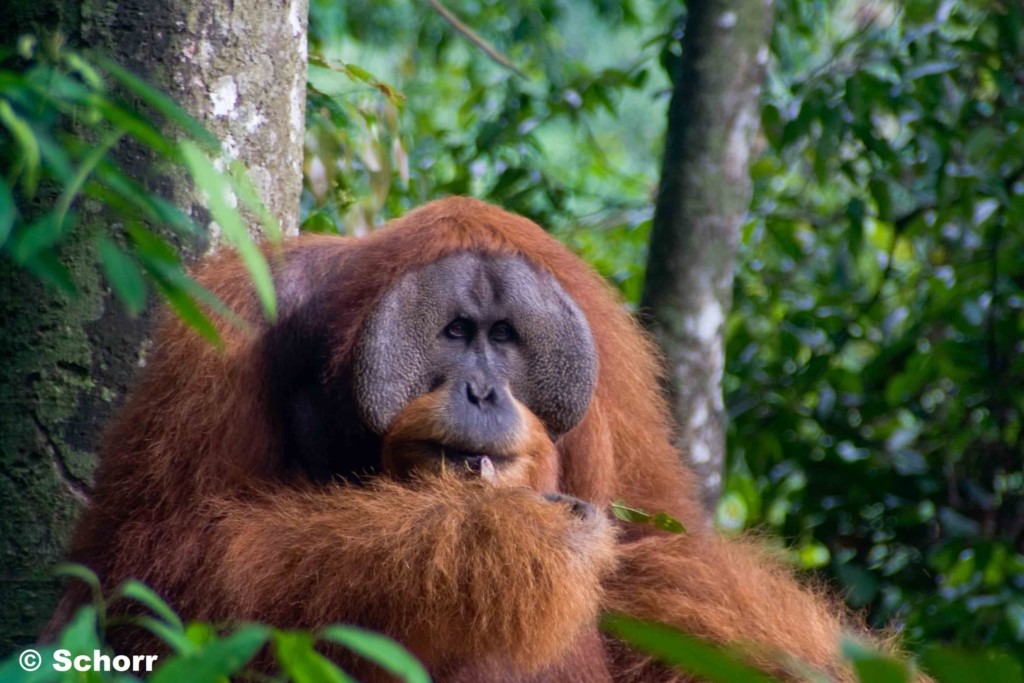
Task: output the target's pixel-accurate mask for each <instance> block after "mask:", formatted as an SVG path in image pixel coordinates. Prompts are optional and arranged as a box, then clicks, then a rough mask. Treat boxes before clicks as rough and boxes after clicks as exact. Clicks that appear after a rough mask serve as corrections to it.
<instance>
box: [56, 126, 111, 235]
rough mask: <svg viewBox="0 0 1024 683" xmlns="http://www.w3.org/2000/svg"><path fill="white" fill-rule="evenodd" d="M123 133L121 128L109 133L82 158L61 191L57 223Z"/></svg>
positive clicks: (61, 221) (60, 222)
mask: <svg viewBox="0 0 1024 683" xmlns="http://www.w3.org/2000/svg"><path fill="white" fill-rule="evenodd" d="M122 135H124V133H123V132H122V131H120V130H116V131H113V132H112V133H109V134H108V135H106V136H105V137H104V138H103V141H102V142H100V144H98V145H96V146H95V147H94V148H93V149H92V150H91V151H90V152H89V154H87V155H86V157H85V158H84V159H82V163H81V164H80V165H79V167H78V170H77V171H75V173H74V175H73V176H72V177H71V179H70V181H69V182H68V183H67V184H66V185H65V187H64V190H63V191H62V192H61V193H60V198H59V199H58V200H57V204H56V206H55V207H54V209H53V213H54V214H55V215H56V217H57V218H56V220H57V223H59V224H62V223H64V218H65V216H67V213H68V211H69V210H70V209H71V202H72V201H74V199H75V196H76V195H77V194H78V193H79V191H81V189H82V185H83V184H85V181H86V179H87V178H88V177H89V175H90V174H91V173H92V172H93V169H95V168H96V166H97V165H98V164H99V163H100V161H101V160H102V159H103V157H105V156H106V155H107V152H108V151H110V148H111V147H113V146H114V145H116V144H117V141H118V140H120V139H121V136H122Z"/></svg>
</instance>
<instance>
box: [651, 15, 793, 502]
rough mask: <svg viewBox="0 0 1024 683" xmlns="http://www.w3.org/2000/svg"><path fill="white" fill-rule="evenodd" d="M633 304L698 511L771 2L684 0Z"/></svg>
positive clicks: (718, 449)
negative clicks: (658, 355) (660, 365)
mask: <svg viewBox="0 0 1024 683" xmlns="http://www.w3.org/2000/svg"><path fill="white" fill-rule="evenodd" d="M686 6H687V10H688V16H687V19H686V28H685V32H684V37H683V55H682V59H681V60H680V62H679V64H678V69H677V71H676V73H675V74H673V82H674V84H675V86H674V90H673V93H672V100H671V103H670V105H669V113H668V132H667V134H666V138H665V155H664V159H663V161H662V169H661V184H660V187H659V189H658V199H657V204H656V207H655V212H654V226H653V229H652V233H651V243H650V251H649V256H648V261H647V279H646V281H645V283H644V290H643V296H642V298H641V306H642V308H643V309H645V311H646V312H647V314H648V315H649V316H650V317H649V318H648V322H649V324H650V327H651V330H652V332H653V333H654V335H655V337H656V338H657V340H658V342H659V344H660V346H661V348H662V352H663V353H664V354H665V358H666V361H667V365H668V383H669V387H668V389H669V392H670V394H671V397H672V407H673V412H674V415H675V418H676V420H677V422H678V426H679V432H678V433H679V437H678V438H679V444H680V446H681V448H682V450H683V452H684V453H685V454H686V457H688V458H689V461H690V463H691V464H692V466H693V467H694V469H695V470H696V472H697V474H698V477H699V479H698V481H699V483H700V485H701V497H702V500H703V503H704V504H705V506H706V507H707V508H708V509H709V510H713V509H714V506H715V504H716V502H717V500H718V495H719V491H720V489H721V483H722V468H723V463H724V459H725V420H726V416H725V408H724V405H723V400H722V387H721V380H722V371H723V367H724V347H723V328H724V323H725V319H726V316H727V314H728V312H729V309H730V307H731V305H732V282H733V267H734V262H735V257H736V249H737V246H738V243H739V234H740V225H741V223H742V221H743V218H744V216H745V214H746V212H747V209H748V206H749V202H750V193H751V183H750V176H749V172H748V160H749V157H750V150H751V146H752V144H753V141H754V136H755V134H756V133H757V130H758V127H759V116H758V112H759V94H760V88H761V82H762V80H763V77H764V71H765V65H766V63H767V61H768V39H769V35H770V32H771V24H772V9H773V8H772V2H771V0H689V2H687V3H686Z"/></svg>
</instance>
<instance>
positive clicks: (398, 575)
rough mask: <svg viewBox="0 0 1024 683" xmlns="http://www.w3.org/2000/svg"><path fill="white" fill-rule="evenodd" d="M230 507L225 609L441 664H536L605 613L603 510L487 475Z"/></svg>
mask: <svg viewBox="0 0 1024 683" xmlns="http://www.w3.org/2000/svg"><path fill="white" fill-rule="evenodd" d="M217 513H218V516H219V518H220V521H219V523H218V526H217V531H216V533H217V535H219V536H220V541H221V543H220V544H219V545H221V546H222V547H223V548H224V554H223V556H222V557H219V558H218V560H217V562H215V563H213V564H214V566H215V572H216V574H215V580H214V582H213V583H212V585H211V589H212V590H216V591H217V593H218V595H217V596H211V599H218V598H223V599H224V601H225V604H224V607H223V611H224V613H225V614H226V615H231V616H234V617H240V618H251V619H258V620H262V621H268V622H270V623H274V624H279V625H281V626H300V625H302V626H306V627H309V626H316V625H319V624H330V623H339V622H347V623H354V624H357V625H361V626H365V627H368V628H372V629H375V630H379V631H381V632H384V633H386V634H389V635H391V636H393V637H395V638H396V639H398V640H399V641H400V642H402V643H404V644H405V645H407V646H408V647H409V648H410V649H411V650H412V651H413V652H414V653H415V654H416V655H418V656H419V657H420V658H421V659H422V660H423V661H424V663H425V664H426V665H427V666H428V668H430V669H431V670H432V671H440V670H451V669H453V668H458V667H459V666H461V665H462V664H463V663H465V662H470V661H476V660H483V659H497V660H503V661H507V662H508V663H509V664H510V665H512V666H515V667H516V668H519V669H521V670H522V671H531V670H535V669H537V668H540V667H542V666H544V665H545V664H547V663H549V662H551V661H552V660H554V659H556V658H558V657H559V656H561V655H562V654H563V650H565V649H566V648H567V647H568V645H569V643H570V642H571V640H572V636H573V634H575V633H578V632H579V631H580V629H581V628H583V627H585V626H592V625H593V624H594V623H595V619H596V615H597V609H598V603H599V599H600V598H599V595H600V590H601V589H600V575H601V573H602V571H603V570H604V569H606V568H607V567H608V566H609V564H610V563H611V561H612V559H611V558H612V554H613V552H614V551H613V537H612V533H611V530H610V528H609V526H608V524H607V522H606V521H605V520H604V519H603V518H601V517H600V516H599V515H596V514H592V515H590V516H587V517H585V518H580V517H579V516H574V515H573V514H571V512H570V509H569V507H567V506H566V505H561V504H558V503H553V502H550V501H548V500H545V499H544V498H542V497H541V496H539V495H538V494H536V493H534V492H532V491H529V490H527V489H525V488H500V487H492V486H488V485H486V484H484V483H482V482H479V481H474V482H465V481H455V480H449V479H443V478H434V479H432V480H431V481H430V483H429V484H427V483H424V482H420V483H419V484H418V485H415V486H413V487H408V486H403V485H399V484H395V483H390V482H380V483H378V484H375V485H373V486H371V487H367V488H358V487H352V486H337V487H333V488H328V489H319V490H311V491H307V492H290V493H282V492H280V491H278V492H275V493H271V494H268V495H266V496H264V497H262V498H259V499H257V500H255V501H250V502H245V503H241V502H221V503H219V504H218V510H217ZM197 585H198V584H197Z"/></svg>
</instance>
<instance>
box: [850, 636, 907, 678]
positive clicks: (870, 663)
mask: <svg viewBox="0 0 1024 683" xmlns="http://www.w3.org/2000/svg"><path fill="white" fill-rule="evenodd" d="M842 651H843V656H844V657H846V659H848V660H850V662H851V663H852V664H853V670H854V671H855V672H856V673H857V679H858V680H860V681H863V683H909V681H910V680H911V676H912V675H913V671H912V670H911V664H909V663H904V662H901V661H899V660H898V659H895V658H893V657H889V656H887V655H885V654H882V653H881V652H879V651H877V650H874V649H872V648H869V647H866V646H865V645H863V644H862V643H860V642H859V641H857V640H854V639H853V638H846V637H844V638H843V642H842Z"/></svg>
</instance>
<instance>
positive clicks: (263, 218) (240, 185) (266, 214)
mask: <svg viewBox="0 0 1024 683" xmlns="http://www.w3.org/2000/svg"><path fill="white" fill-rule="evenodd" d="M231 178H232V180H234V189H235V191H236V192H237V193H238V198H239V199H241V200H242V203H243V204H244V205H246V206H247V207H249V209H250V210H251V211H252V212H253V213H255V214H256V215H257V216H258V217H259V219H260V222H261V223H263V227H264V228H265V232H264V234H265V235H266V237H267V239H269V240H271V241H272V242H280V241H281V225H280V224H279V223H278V222H277V218H275V217H274V214H272V213H270V211H268V210H267V207H266V206H264V204H263V202H262V201H261V200H260V198H259V194H258V193H257V192H256V188H255V187H254V186H253V184H252V180H251V179H250V178H249V172H248V171H247V170H246V168H245V164H243V163H242V162H240V161H238V160H237V159H235V160H234V161H232V162H231Z"/></svg>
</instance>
